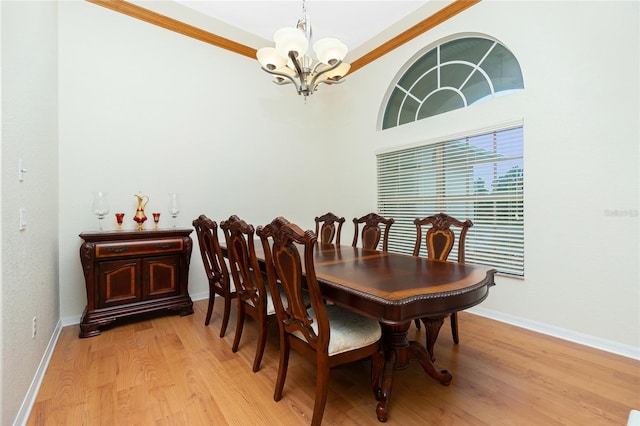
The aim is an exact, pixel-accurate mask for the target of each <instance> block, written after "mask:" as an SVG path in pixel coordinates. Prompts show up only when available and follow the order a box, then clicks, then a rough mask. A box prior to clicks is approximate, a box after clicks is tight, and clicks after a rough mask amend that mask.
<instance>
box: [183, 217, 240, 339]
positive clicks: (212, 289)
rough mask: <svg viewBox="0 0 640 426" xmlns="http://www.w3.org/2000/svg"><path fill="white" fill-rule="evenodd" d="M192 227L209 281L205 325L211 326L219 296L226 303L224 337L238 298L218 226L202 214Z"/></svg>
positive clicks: (222, 331) (221, 330)
mask: <svg viewBox="0 0 640 426" xmlns="http://www.w3.org/2000/svg"><path fill="white" fill-rule="evenodd" d="M192 225H193V227H194V228H195V230H196V236H197V238H198V246H199V247H200V255H201V256H202V263H203V264H204V270H205V274H206V275H207V279H208V281H209V307H208V309H207V316H206V319H205V325H209V322H210V320H211V315H212V313H213V303H214V301H215V295H216V294H218V295H220V296H221V297H222V298H223V299H224V301H225V312H224V316H223V322H222V326H221V328H220V337H223V336H224V335H225V332H226V329H227V323H228V321H229V307H230V303H231V299H233V298H235V297H236V291H235V286H234V285H233V284H232V283H231V278H230V275H229V270H228V269H227V264H226V263H225V261H224V257H223V254H222V249H221V247H220V243H219V241H218V224H217V223H216V222H215V221H213V220H211V219H209V218H208V217H207V216H206V215H203V214H202V215H200V216H199V217H198V218H197V219H194V220H193V222H192Z"/></svg>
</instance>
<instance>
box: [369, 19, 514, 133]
mask: <svg viewBox="0 0 640 426" xmlns="http://www.w3.org/2000/svg"><path fill="white" fill-rule="evenodd" d="M464 38H482V39H485V40H488V41H492V42H493V45H492V46H491V48H490V49H488V51H487V52H486V53H485V54H484V56H483V57H482V58H481V59H480V60H479V61H478V63H477V64H472V63H470V62H468V61H459V60H455V61H450V62H447V64H455V63H457V64H464V65H469V66H473V68H474V72H472V73H470V74H469V76H468V77H467V79H466V80H465V82H464V83H463V85H462V87H464V84H466V83H467V82H468V80H469V79H470V78H471V77H472V76H473V74H474V73H475V72H479V73H480V74H482V76H483V77H484V79H485V81H486V82H487V83H488V84H489V86H490V89H491V95H490V96H486V97H484V98H480V99H478V100H476V101H474V103H473V104H476V103H480V102H486V101H488V100H491V99H495V98H497V97H502V96H506V95H509V94H511V93H513V92H519V91H521V89H517V90H505V91H499V92H496V91H495V87H494V85H493V81H491V78H490V77H489V75H488V74H487V72H486V71H485V70H484V69H483V68H482V67H481V65H482V64H483V63H484V61H485V60H486V59H487V57H488V56H489V55H490V54H491V52H492V51H493V50H494V49H495V47H496V46H497V45H500V46H502V47H504V48H505V49H507V50H508V51H509V52H511V50H510V49H508V48H507V46H506V45H505V44H504V43H502V42H501V41H500V40H498V39H497V38H495V37H492V36H490V35H487V34H484V33H473V32H465V33H456V34H451V35H449V36H446V37H443V38H440V39H439V40H437V41H435V42H433V43H430V44H428V45H427V46H425V47H424V48H422V49H420V50H419V51H418V52H416V53H415V54H414V55H413V56H412V57H411V58H409V60H407V61H406V62H405V63H404V65H403V66H402V67H401V68H400V69H399V71H398V73H397V74H396V76H395V77H394V79H393V80H392V83H391V84H389V86H388V87H387V90H386V92H385V95H384V98H383V101H382V103H381V105H380V109H379V112H378V123H377V129H378V130H389V129H392V128H394V127H398V125H396V126H393V127H389V128H387V129H383V125H384V115H385V111H386V109H387V106H388V103H389V101H390V99H391V95H392V94H393V91H394V90H395V89H399V90H401V91H402V92H403V93H404V94H405V97H404V98H403V99H402V104H401V107H400V109H401V110H402V107H404V104H405V102H406V100H407V99H408V98H411V99H413V100H415V101H416V102H418V103H419V107H418V108H417V111H416V117H415V119H414V122H415V121H418V118H417V117H418V114H419V112H420V109H421V107H422V105H423V103H424V101H425V100H426V99H428V97H429V96H431V95H432V94H433V93H435V92H436V91H434V92H432V93H430V94H429V95H428V96H427V97H426V98H425V99H423V100H421V99H418V98H416V97H415V96H414V95H413V94H412V93H411V89H413V87H414V86H415V85H416V84H417V83H418V81H420V80H421V79H422V78H423V77H424V76H426V75H427V74H428V73H429V72H432V71H433V70H435V71H436V72H437V79H438V86H439V83H440V71H441V65H442V64H440V62H439V61H440V52H439V50H440V46H442V45H443V44H446V43H448V42H450V41H454V40H460V39H464ZM434 49H438V64H437V65H436V66H434V67H432V68H430V69H429V70H428V71H426V72H425V73H424V74H423V76H421V77H420V79H418V80H416V81H415V82H414V83H413V84H412V85H411V87H410V88H409V89H408V90H407V89H405V88H403V87H401V86H399V85H398V83H399V81H400V80H401V79H402V77H403V76H404V75H405V73H406V72H407V71H408V70H409V68H410V67H411V66H412V65H414V64H415V63H416V62H417V61H418V60H419V59H421V58H422V57H423V56H424V55H426V54H427V53H428V52H430V51H432V50H434ZM515 56H516V55H515V54H514V57H515ZM516 59H517V57H516ZM521 72H522V68H521ZM523 78H524V73H523ZM441 89H443V87H440V86H439V89H438V90H441ZM453 89H454V90H456V91H458V90H457V89H456V88H453ZM461 99H462V100H463V101H464V107H463V108H467V107H468V106H469V105H467V100H466V97H465V96H461ZM447 112H451V111H447ZM427 118H428V117H427Z"/></svg>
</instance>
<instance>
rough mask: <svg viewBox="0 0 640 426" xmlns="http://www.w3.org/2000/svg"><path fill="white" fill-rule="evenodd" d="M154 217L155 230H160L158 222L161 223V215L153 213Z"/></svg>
mask: <svg viewBox="0 0 640 426" xmlns="http://www.w3.org/2000/svg"><path fill="white" fill-rule="evenodd" d="M151 214H152V215H153V223H154V225H155V228H156V229H158V222H160V213H151Z"/></svg>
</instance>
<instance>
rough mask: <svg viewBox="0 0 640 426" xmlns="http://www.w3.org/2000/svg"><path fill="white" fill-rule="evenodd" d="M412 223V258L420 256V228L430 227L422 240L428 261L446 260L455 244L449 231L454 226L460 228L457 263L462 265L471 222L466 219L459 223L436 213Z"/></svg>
mask: <svg viewBox="0 0 640 426" xmlns="http://www.w3.org/2000/svg"><path fill="white" fill-rule="evenodd" d="M413 223H414V224H415V225H416V242H415V245H414V247H413V255H414V256H419V255H420V246H421V245H422V234H423V229H422V228H423V227H424V226H427V225H430V226H429V227H428V229H427V232H426V235H425V238H424V241H425V246H426V249H427V257H428V258H429V259H436V260H447V258H448V257H449V254H450V253H451V250H452V249H453V247H454V245H455V242H456V237H455V233H454V232H453V229H451V227H452V226H455V227H458V228H460V235H459V237H458V262H460V263H464V257H465V256H464V255H465V253H464V249H465V240H466V237H467V231H468V230H469V228H471V227H472V226H473V222H471V221H470V220H468V219H467V220H465V221H464V222H461V221H459V220H458V219H456V218H454V217H451V216H449V215H447V214H445V213H438V214H436V215H433V216H428V217H425V218H423V219H420V218H416V219H415V220H414V221H413Z"/></svg>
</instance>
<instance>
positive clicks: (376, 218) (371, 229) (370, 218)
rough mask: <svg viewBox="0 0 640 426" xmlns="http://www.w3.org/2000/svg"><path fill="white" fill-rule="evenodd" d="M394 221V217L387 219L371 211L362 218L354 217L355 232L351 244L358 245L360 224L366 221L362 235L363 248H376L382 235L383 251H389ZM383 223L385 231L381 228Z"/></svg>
mask: <svg viewBox="0 0 640 426" xmlns="http://www.w3.org/2000/svg"><path fill="white" fill-rule="evenodd" d="M394 222H395V221H394V220H393V218H389V219H385V218H384V217H382V216H380V215H379V214H376V213H369V214H367V215H365V216H362V217H361V218H360V219H356V218H354V219H353V225H354V228H355V233H354V234H353V243H351V245H352V246H353V247H357V245H358V225H359V224H360V223H364V226H363V227H362V235H361V239H362V248H366V249H372V250H376V249H377V248H378V244H379V243H380V238H381V237H382V251H387V250H388V248H389V230H390V229H391V225H393V223H394ZM381 224H383V225H384V231H383V230H382V229H381V228H380V225H381Z"/></svg>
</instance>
